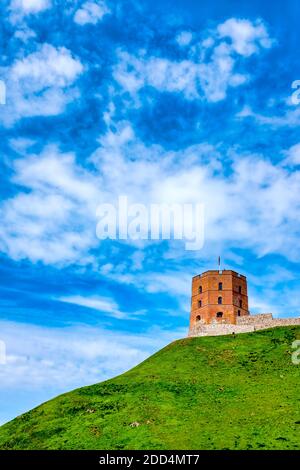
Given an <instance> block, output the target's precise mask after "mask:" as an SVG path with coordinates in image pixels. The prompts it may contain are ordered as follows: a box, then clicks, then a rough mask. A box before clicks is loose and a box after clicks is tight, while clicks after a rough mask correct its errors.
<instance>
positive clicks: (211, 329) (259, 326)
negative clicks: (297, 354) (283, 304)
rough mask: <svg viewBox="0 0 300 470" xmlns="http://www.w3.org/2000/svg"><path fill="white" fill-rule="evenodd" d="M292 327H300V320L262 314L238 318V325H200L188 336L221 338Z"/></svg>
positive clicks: (193, 328) (191, 330) (192, 328)
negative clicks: (280, 327)
mask: <svg viewBox="0 0 300 470" xmlns="http://www.w3.org/2000/svg"><path fill="white" fill-rule="evenodd" d="M290 325H300V318H273V315H272V314H271V313H262V314H259V315H249V316H247V317H240V318H237V323H236V325H233V324H229V323H224V324H223V323H217V322H214V323H210V324H205V323H199V324H196V325H194V326H193V327H191V328H190V331H189V335H188V336H221V335H230V334H233V333H236V334H237V333H250V332H252V331H257V330H264V329H267V328H274V327H276V326H290Z"/></svg>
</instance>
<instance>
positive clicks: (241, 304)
mask: <svg viewBox="0 0 300 470" xmlns="http://www.w3.org/2000/svg"><path fill="white" fill-rule="evenodd" d="M242 306H243V302H242V301H241V300H240V307H241V308H242Z"/></svg>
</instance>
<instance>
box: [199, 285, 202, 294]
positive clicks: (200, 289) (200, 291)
mask: <svg viewBox="0 0 300 470" xmlns="http://www.w3.org/2000/svg"><path fill="white" fill-rule="evenodd" d="M199 294H202V286H200V287H199Z"/></svg>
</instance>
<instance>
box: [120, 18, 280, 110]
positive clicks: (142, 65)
mask: <svg viewBox="0 0 300 470" xmlns="http://www.w3.org/2000/svg"><path fill="white" fill-rule="evenodd" d="M210 34H211V36H209V37H206V38H205V39H204V40H200V41H198V44H194V45H193V46H191V47H189V48H188V47H187V46H188V45H189V42H190V40H191V39H192V38H191V37H190V35H189V34H188V32H187V31H182V32H181V33H179V35H177V37H176V40H177V42H178V43H179V44H180V45H184V46H186V51H187V58H186V59H185V60H181V61H174V60H170V59H168V58H164V57H153V56H150V57H149V56H147V55H146V53H145V51H141V52H140V53H139V54H138V55H135V56H134V55H132V54H129V53H128V52H126V51H120V52H119V62H118V63H117V65H116V66H115V69H114V78H115V80H116V81H117V82H118V83H119V84H120V85H121V86H122V88H123V90H124V91H127V92H129V93H130V94H131V95H132V96H133V98H134V99H135V101H136V102H137V103H138V96H137V94H138V91H139V90H140V89H141V88H143V87H144V86H151V87H153V88H155V89H157V90H159V91H162V92H171V93H174V92H175V93H176V92H180V93H182V94H183V95H184V96H185V98H187V99H190V100H192V99H200V98H205V99H206V100H207V101H209V102H217V101H221V100H223V99H225V98H226V96H227V92H228V89H229V88H231V87H237V86H240V85H242V84H243V83H245V82H246V81H248V80H249V78H250V77H249V76H248V74H247V73H245V72H244V73H240V72H237V71H236V68H237V65H239V64H240V63H243V62H244V61H245V60H246V58H247V57H249V56H250V55H252V54H254V53H258V52H259V51H260V50H261V49H264V48H269V47H271V44H272V41H271V39H270V38H269V36H268V33H267V30H266V28H265V26H264V25H263V23H262V22H259V21H257V22H256V23H251V22H250V21H248V20H237V19H235V18H231V19H230V20H228V21H226V22H225V23H223V24H221V25H219V26H218V27H217V30H215V31H210ZM228 37H229V38H230V39H231V43H228V42H227V41H225V40H226V39H227V38H228ZM224 39H225V40H224Z"/></svg>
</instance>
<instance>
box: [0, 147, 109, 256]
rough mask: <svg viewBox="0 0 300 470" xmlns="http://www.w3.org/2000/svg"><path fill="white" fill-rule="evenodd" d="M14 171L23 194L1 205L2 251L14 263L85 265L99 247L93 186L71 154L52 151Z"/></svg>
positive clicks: (27, 160)
mask: <svg viewBox="0 0 300 470" xmlns="http://www.w3.org/2000/svg"><path fill="white" fill-rule="evenodd" d="M14 169H15V174H14V177H13V182H14V183H17V184H19V185H21V186H23V187H25V188H26V190H25V191H24V192H22V191H20V192H19V193H18V194H17V195H16V196H15V197H13V198H12V199H8V200H6V201H5V202H4V203H3V204H2V207H1V216H2V222H3V223H2V224H1V227H0V233H1V243H0V246H1V249H2V250H3V251H6V252H7V253H9V255H10V256H11V257H12V258H13V259H22V258H29V259H30V260H31V261H33V262H36V261H39V260H42V261H43V262H45V263H63V262H73V261H76V260H77V262H79V263H81V262H87V261H88V259H89V258H88V256H87V253H88V251H89V249H90V248H91V247H92V246H94V245H95V243H96V241H97V240H96V236H95V221H94V217H95V216H94V214H95V211H96V207H97V204H98V203H99V200H100V197H101V192H100V190H99V189H98V187H97V180H96V179H95V178H94V177H93V176H92V175H90V174H89V173H87V172H86V171H85V170H83V169H82V168H81V167H79V166H77V165H76V162H75V157H74V155H73V154H62V153H60V152H59V151H58V150H57V148H55V147H47V148H46V149H45V150H44V151H43V153H42V154H40V155H29V156H28V157H27V158H24V159H20V160H17V161H16V162H15V165H14ZM98 181H99V180H98Z"/></svg>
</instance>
